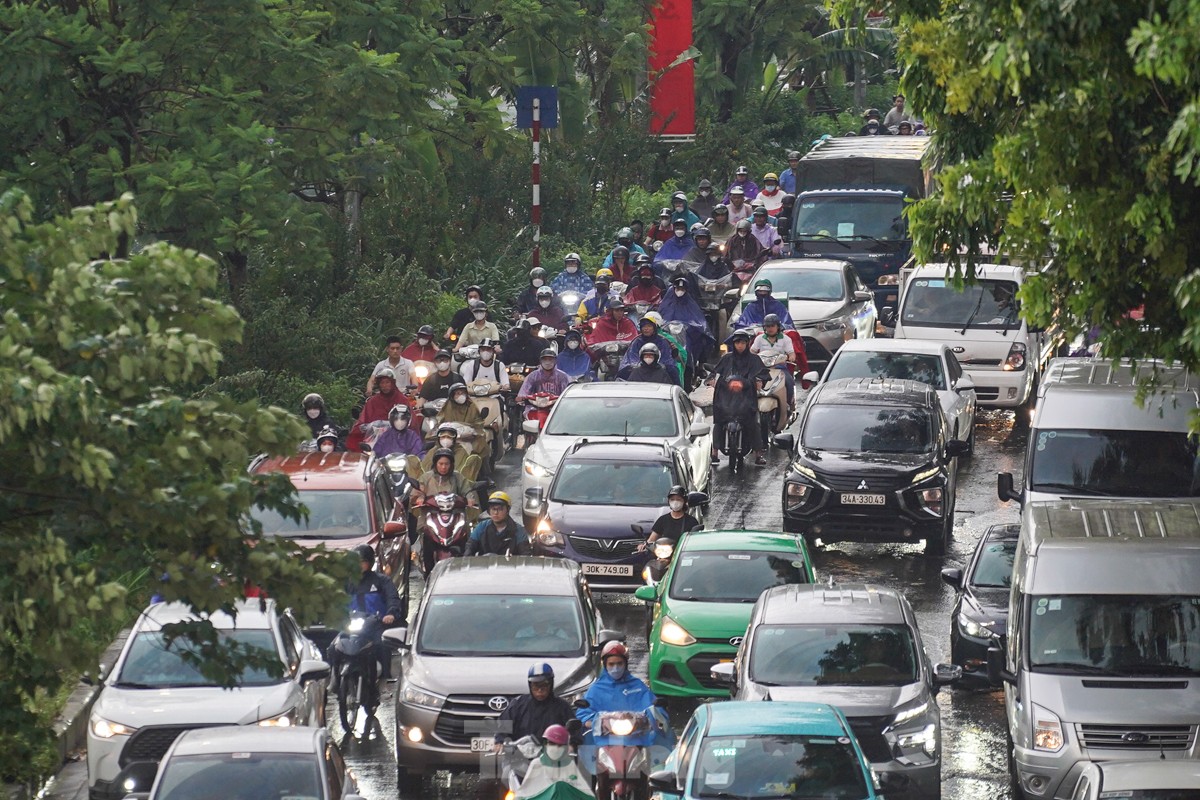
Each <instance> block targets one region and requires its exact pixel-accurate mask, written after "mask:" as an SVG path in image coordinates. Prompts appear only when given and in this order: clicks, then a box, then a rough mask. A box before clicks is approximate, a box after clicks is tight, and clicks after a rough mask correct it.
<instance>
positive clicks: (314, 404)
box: [300, 374, 396, 411]
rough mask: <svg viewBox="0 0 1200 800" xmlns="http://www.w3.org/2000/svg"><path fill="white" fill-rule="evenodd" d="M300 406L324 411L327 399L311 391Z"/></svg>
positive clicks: (393, 377) (393, 376) (305, 408)
mask: <svg viewBox="0 0 1200 800" xmlns="http://www.w3.org/2000/svg"><path fill="white" fill-rule="evenodd" d="M395 378H396V376H395V375H394V374H393V375H392V379H393V380H395ZM300 406H301V407H302V408H303V409H304V410H305V411H308V410H309V409H313V408H319V409H321V410H322V411H324V410H325V399H324V398H323V397H321V395H319V394H317V393H316V392H309V393H308V394H306V395H304V399H303V400H301V401H300Z"/></svg>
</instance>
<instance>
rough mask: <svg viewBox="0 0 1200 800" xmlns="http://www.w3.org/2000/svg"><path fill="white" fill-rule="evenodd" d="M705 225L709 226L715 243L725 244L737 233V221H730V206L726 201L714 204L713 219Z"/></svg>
mask: <svg viewBox="0 0 1200 800" xmlns="http://www.w3.org/2000/svg"><path fill="white" fill-rule="evenodd" d="M704 227H706V228H708V232H709V233H710V234H711V235H712V240H713V242H714V243H715V244H725V243H726V242H727V241H729V239H730V237H732V236H733V235H734V234H735V233H737V228H736V223H733V222H730V221H729V206H727V205H725V204H724V203H717V204H716V205H715V206H713V211H712V219H711V220H709V221H708V224H707V225H705V226H704Z"/></svg>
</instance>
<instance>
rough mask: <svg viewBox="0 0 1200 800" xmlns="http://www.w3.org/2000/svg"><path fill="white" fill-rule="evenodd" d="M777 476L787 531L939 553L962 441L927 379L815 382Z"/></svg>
mask: <svg viewBox="0 0 1200 800" xmlns="http://www.w3.org/2000/svg"><path fill="white" fill-rule="evenodd" d="M799 435H800V439H799V442H796V441H795V440H794V438H793V437H792V435H791V434H780V435H778V436H776V437H775V439H774V443H775V446H776V447H779V448H782V449H786V450H789V451H794V452H793V453H792V463H791V465H790V466H789V468H788V472H787V476H786V477H785V479H784V484H783V529H784V530H785V531H789V532H792V533H802V534H804V537H805V539H807V540H808V543H809V545H810V546H813V545H814V544H815V542H816V540H817V539H821V540H822V541H823V542H826V543H829V542H913V541H916V540H918V539H924V540H925V552H926V553H929V554H931V555H941V554H942V553H943V552H944V551H945V547H946V540H947V539H948V538H949V536H950V531H951V528H953V527H954V489H955V484H956V480H955V471H956V465H957V461H956V460H955V459H956V458H957V457H958V456H960V455H966V452H967V444H966V443H965V442H961V441H956V440H954V439H952V438H951V436H950V425H949V423H948V422H947V420H946V416H945V414H944V413H942V407H941V404H940V402H939V400H938V395H937V392H935V391H934V390H933V389H932V388H930V387H929V386H927V385H926V384H924V383H917V382H916V381H903V380H893V379H888V378H884V379H880V378H845V379H842V380H835V381H830V382H828V383H824V384H821V385H820V386H818V387H817V389H816V390H815V391H814V392H813V393H812V395H811V396H810V397H809V399H808V402H807V403H806V405H805V408H804V412H803V414H802V416H801V419H800V432H799Z"/></svg>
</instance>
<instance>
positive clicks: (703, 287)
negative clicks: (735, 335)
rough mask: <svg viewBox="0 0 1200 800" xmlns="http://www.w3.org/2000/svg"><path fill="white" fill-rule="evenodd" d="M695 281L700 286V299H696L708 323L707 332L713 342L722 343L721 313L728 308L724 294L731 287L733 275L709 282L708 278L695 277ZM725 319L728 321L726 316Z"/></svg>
mask: <svg viewBox="0 0 1200 800" xmlns="http://www.w3.org/2000/svg"><path fill="white" fill-rule="evenodd" d="M696 280H697V281H698V282H699V284H700V297H699V298H697V299H698V300H699V302H700V308H702V309H704V319H705V321H706V322H707V323H708V332H709V334H710V335H711V336H712V338H713V340H714V341H718V342H720V341H723V340H724V338H725V337H724V336H722V335H721V325H722V323H721V312H722V311H726V312H728V310H729V307H730V304H729V302H728V300H727V299H726V297H725V293H726V292H728V291H729V289H730V287H731V286H733V273H729V274H728V275H726V276H725V277H723V278H717V279H716V280H711V281H710V280H709V279H708V278H705V277H702V276H700V275H697V276H696ZM726 319H728V315H727V316H726Z"/></svg>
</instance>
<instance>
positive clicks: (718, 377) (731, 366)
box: [708, 328, 767, 466]
mask: <svg viewBox="0 0 1200 800" xmlns="http://www.w3.org/2000/svg"><path fill="white" fill-rule="evenodd" d="M729 348H730V349H729V352H728V353H726V354H725V355H723V356H721V358H720V360H719V361H717V363H716V366H714V367H713V369H712V373H711V376H710V377H709V379H708V384H709V385H710V386H715V387H716V392H715V393H714V395H713V422H714V423H715V426H716V434H715V435H714V436H713V449H712V463H713V464H719V463H721V456H720V453H719V452H718V443H719V442H724V441H725V425H726V424H727V423H729V422H731V421H733V420H735V419H736V420H738V421H740V422H741V423H742V429H743V431H744V433H743V436H744V437H745V438H743V440H742V441H743V442H754V443H755V444H757V445H758V446H759V447H758V449H756V450H755V452H754V463H755V464H758V465H759V466H762V465H764V464H766V463H767V456H766V453H765V452H764V451H763V450H762V448H761V445H762V438H761V435H760V434H759V432H758V390H759V389H760V388H762V384H763V382H764V381H765V380H766V377H767V367H766V365H764V364H763V362H762V359H761V358H759V357H758V356H756V355H754V354H753V353H751V352H750V331H748V330H746V329H745V328H738V329H737V330H735V331H734V332H733V334H732V335H731V336H730V337H729ZM731 377H737V378H740V379H741V380H742V382H743V383H744V384H745V385H744V387H743V388H742V390H741V391H740V392H734V391H732V390H731V389H730V387H729V385H728V380H727V379H729V378H731Z"/></svg>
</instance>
